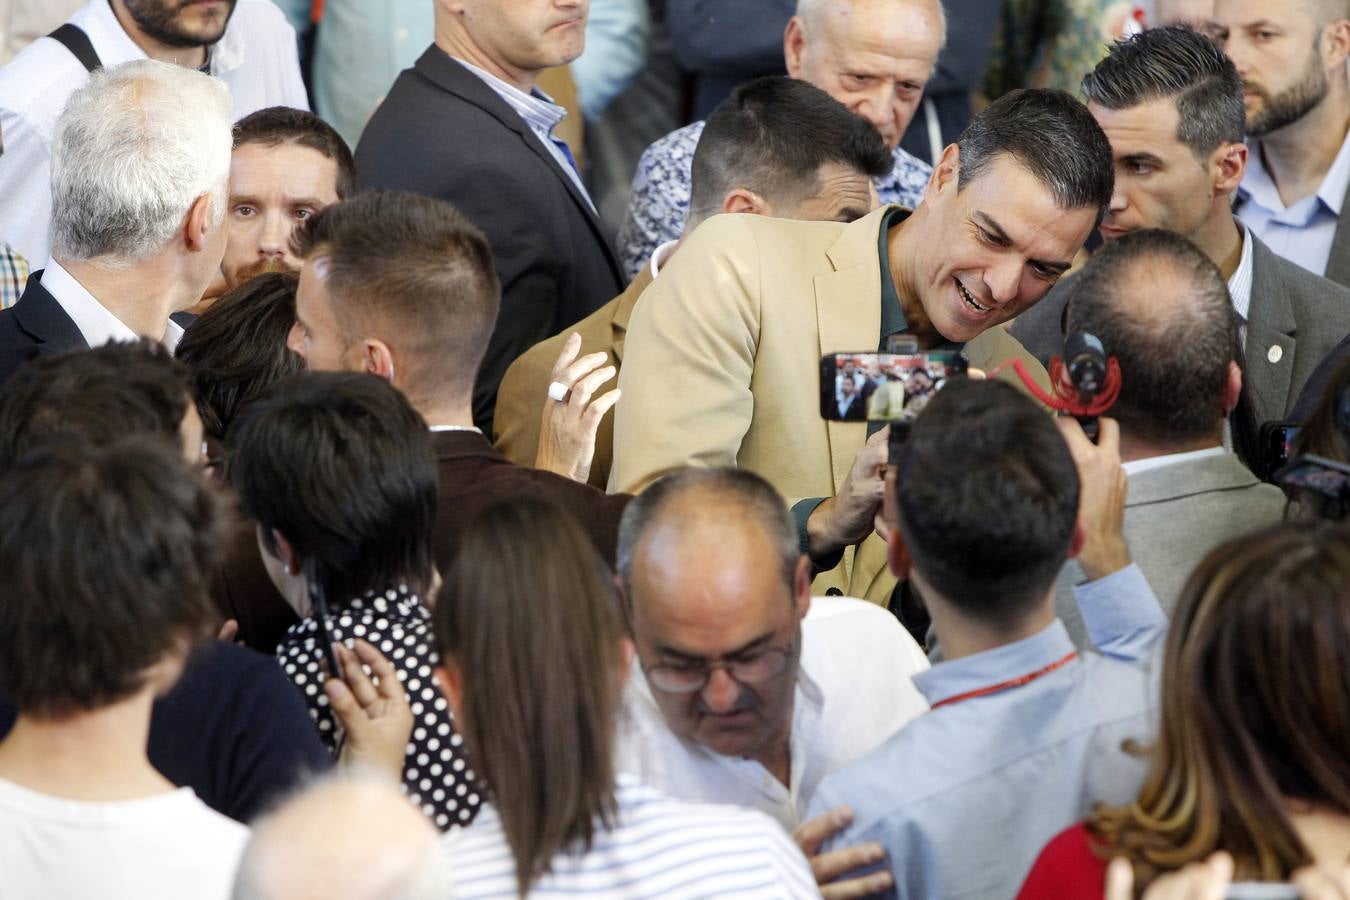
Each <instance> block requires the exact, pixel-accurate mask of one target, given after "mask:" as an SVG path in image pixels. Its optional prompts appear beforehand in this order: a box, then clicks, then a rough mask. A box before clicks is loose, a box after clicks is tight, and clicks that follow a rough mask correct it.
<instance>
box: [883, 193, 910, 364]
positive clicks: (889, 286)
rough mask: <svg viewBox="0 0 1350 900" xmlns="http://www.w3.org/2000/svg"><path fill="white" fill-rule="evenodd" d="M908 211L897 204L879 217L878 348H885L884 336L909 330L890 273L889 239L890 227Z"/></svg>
mask: <svg viewBox="0 0 1350 900" xmlns="http://www.w3.org/2000/svg"><path fill="white" fill-rule="evenodd" d="M909 213H910V211H909V210H908V209H905V208H904V207H901V206H898V207H896V208H895V209H893V210H891V211H890V212H888V213H886V215H884V216H882V217H881V229H880V232H879V235H878V237H877V257H878V259H879V261H880V263H881V341H880V343H879V344H878V349H880V350H885V349H886V338H888V337H890V336H891V335H893V334H899V333H900V332H902V331H908V330H909V322H908V321H907V320H906V319H905V309H904V307H903V306H901V305H900V293H899V292H898V291H897V290H896V287H895V276H894V275H892V274H891V255H890V252H889V239H890V235H891V229H892V228H894V227H895V226H896V225H899V224H900V223H901V222H903V221H905V220H906V219H908V218H909Z"/></svg>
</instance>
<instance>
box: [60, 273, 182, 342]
mask: <svg viewBox="0 0 1350 900" xmlns="http://www.w3.org/2000/svg"><path fill="white" fill-rule="evenodd" d="M42 286H43V287H44V288H46V289H47V293H49V294H51V295H52V297H54V298H55V299H56V302H57V303H59V304H61V308H62V309H63V310H65V312H66V315H68V316H70V318H71V319H72V320H74V322H75V327H76V328H78V329H80V334H82V335H83V336H84V342H85V343H86V344H88V345H89V346H90V347H102V346H103V345H104V344H106V343H108V342H109V341H134V340H137V337H138V336H137V334H136V332H134V331H132V330H131V329H130V328H128V327H127V325H126V323H125V322H123V321H122V320H121V319H119V318H117V316H115V315H113V314H112V312H111V311H109V309H108V308H107V307H106V306H104V305H103V304H102V303H99V302H98V298H96V297H95V296H94V295H93V294H91V293H89V291H88V290H87V289H86V288H85V286H84V285H82V284H80V283H79V282H78V281H76V280H75V278H74V277H73V276H72V275H71V274H70V273H69V272H67V271H66V270H65V269H64V268H62V267H61V264H60V263H58V262H57V261H56V260H54V259H49V260H48V261H47V267H46V268H45V269H43V270H42ZM182 339H183V328H182V326H180V325H179V324H178V323H177V322H175V321H173V320H172V319H170V320H169V321H168V322H167V323H166V325H165V328H164V335H163V337H161V338H160V342H161V343H162V344H164V346H165V347H167V348H168V350H169V352H170V353H172V352H173V351H175V350H177V349H178V342H179V341H180V340H182Z"/></svg>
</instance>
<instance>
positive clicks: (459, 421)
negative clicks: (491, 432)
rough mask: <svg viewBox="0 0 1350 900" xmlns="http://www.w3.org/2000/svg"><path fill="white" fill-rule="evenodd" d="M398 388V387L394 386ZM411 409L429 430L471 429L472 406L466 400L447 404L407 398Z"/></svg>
mask: <svg viewBox="0 0 1350 900" xmlns="http://www.w3.org/2000/svg"><path fill="white" fill-rule="evenodd" d="M395 387H398V385H395ZM409 399H410V400H411V402H412V405H413V408H414V409H416V410H417V412H418V413H419V414H420V415H421V416H422V418H423V419H424V420H425V421H426V423H427V426H428V427H430V428H438V427H439V428H472V427H474V425H473V404H472V403H471V402H470V401H468V400H463V401H451V402H447V403H437V402H435V401H428V402H425V403H422V402H418V400H417V399H416V398H409Z"/></svg>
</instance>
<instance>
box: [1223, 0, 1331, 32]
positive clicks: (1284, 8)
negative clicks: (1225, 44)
mask: <svg viewBox="0 0 1350 900" xmlns="http://www.w3.org/2000/svg"><path fill="white" fill-rule="evenodd" d="M1322 12H1323V5H1322V3H1321V2H1320V0H1284V2H1282V3H1271V2H1269V0H1215V3H1214V20H1215V21H1216V22H1218V23H1219V24H1221V25H1224V26H1227V27H1232V28H1247V27H1250V26H1253V25H1258V24H1261V23H1262V22H1265V23H1270V24H1281V25H1289V24H1294V23H1296V22H1304V23H1309V22H1311V21H1312V20H1313V19H1315V18H1317V17H1318V16H1320V15H1321V14H1322Z"/></svg>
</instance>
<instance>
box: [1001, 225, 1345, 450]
mask: <svg viewBox="0 0 1350 900" xmlns="http://www.w3.org/2000/svg"><path fill="white" fill-rule="evenodd" d="M1248 235H1249V236H1250V237H1251V240H1252V303H1251V309H1250V310H1249V311H1248V315H1247V352H1246V360H1245V364H1244V366H1243V368H1244V372H1243V378H1244V380H1245V382H1246V385H1247V394H1248V396H1249V397H1250V398H1251V402H1252V411H1253V412H1254V414H1255V419H1256V425H1257V426H1258V427H1259V426H1260V425H1261V424H1262V423H1265V422H1278V421H1281V420H1284V419H1286V418H1288V417H1289V415H1290V413H1292V412H1293V408H1294V404H1295V402H1296V401H1297V400H1298V395H1299V391H1301V390H1302V388H1303V383H1304V382H1305V381H1307V380H1308V376H1309V375H1311V374H1312V372H1313V370H1314V369H1315V368H1317V364H1318V363H1319V362H1321V361H1322V359H1323V357H1325V356H1326V355H1327V354H1328V353H1330V352H1331V350H1332V348H1334V347H1335V346H1336V344H1338V343H1339V342H1340V341H1341V339H1342V338H1344V337H1345V336H1346V335H1347V334H1350V288H1346V287H1343V286H1341V285H1339V284H1335V283H1333V282H1331V281H1329V280H1327V279H1325V278H1322V277H1320V276H1318V275H1314V274H1312V273H1311V272H1309V271H1307V270H1306V269H1304V268H1302V267H1301V266H1299V265H1296V264H1295V263H1291V262H1289V261H1288V260H1286V259H1284V258H1282V257H1280V256H1277V255H1276V254H1275V253H1274V252H1272V251H1271V249H1270V248H1269V247H1267V246H1266V245H1265V244H1263V243H1262V242H1261V241H1260V240H1259V239H1258V238H1257V237H1256V236H1255V235H1252V234H1251V233H1250V232H1248ZM1347 241H1350V237H1348V238H1347ZM1074 279H1075V276H1073V275H1070V276H1068V277H1067V278H1064V279H1062V280H1061V281H1060V282H1059V284H1057V285H1055V287H1054V289H1053V290H1051V291H1050V292H1049V293H1048V294H1046V296H1045V298H1044V299H1043V300H1041V302H1040V303H1037V304H1036V305H1035V306H1033V307H1032V308H1031V309H1029V310H1027V311H1026V312H1024V313H1022V315H1020V316H1018V317H1017V319H1016V320H1015V321H1014V322H1013V324H1012V335H1013V337H1015V338H1017V339H1018V340H1019V341H1021V342H1022V344H1023V346H1025V347H1026V348H1027V350H1028V351H1030V352H1031V353H1032V354H1033V355H1035V356H1036V357H1037V358H1038V359H1040V360H1041V361H1042V362H1048V361H1049V358H1050V357H1051V356H1054V355H1055V354H1057V353H1060V352H1061V350H1062V348H1063V341H1064V333H1063V317H1064V306H1065V304H1066V303H1067V302H1068V297H1069V294H1070V292H1071V289H1072V285H1073V283H1074ZM1277 347H1278V348H1279V349H1278V350H1276V349H1275V348H1277ZM1107 349H1108V350H1110V348H1109V347H1108V348H1107ZM1179 349H1180V348H1179Z"/></svg>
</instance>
